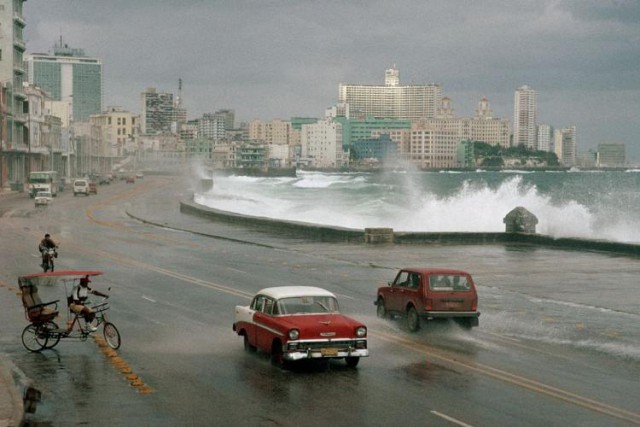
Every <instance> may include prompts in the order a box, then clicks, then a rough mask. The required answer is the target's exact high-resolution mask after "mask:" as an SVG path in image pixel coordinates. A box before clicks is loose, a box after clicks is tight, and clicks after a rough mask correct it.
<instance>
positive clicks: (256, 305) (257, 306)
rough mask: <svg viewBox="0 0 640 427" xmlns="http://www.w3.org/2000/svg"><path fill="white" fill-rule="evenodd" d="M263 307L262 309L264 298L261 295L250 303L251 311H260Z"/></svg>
mask: <svg viewBox="0 0 640 427" xmlns="http://www.w3.org/2000/svg"><path fill="white" fill-rule="evenodd" d="M263 307H264V296H263V295H258V296H256V297H255V298H254V299H253V302H252V303H251V309H252V310H255V311H262V308H263Z"/></svg>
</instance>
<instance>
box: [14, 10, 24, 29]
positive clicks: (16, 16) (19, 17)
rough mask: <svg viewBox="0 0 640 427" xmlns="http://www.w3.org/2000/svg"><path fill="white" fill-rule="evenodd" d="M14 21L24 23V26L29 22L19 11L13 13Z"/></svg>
mask: <svg viewBox="0 0 640 427" xmlns="http://www.w3.org/2000/svg"><path fill="white" fill-rule="evenodd" d="M13 22H15V23H17V24H20V25H22V27H23V28H24V27H25V26H26V25H27V22H26V21H25V20H24V17H23V16H22V15H21V14H19V13H17V12H14V13H13Z"/></svg>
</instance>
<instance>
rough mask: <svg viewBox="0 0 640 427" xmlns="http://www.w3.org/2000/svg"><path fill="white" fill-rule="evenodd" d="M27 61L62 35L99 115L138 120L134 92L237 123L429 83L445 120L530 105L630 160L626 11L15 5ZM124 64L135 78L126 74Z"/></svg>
mask: <svg viewBox="0 0 640 427" xmlns="http://www.w3.org/2000/svg"><path fill="white" fill-rule="evenodd" d="M24 9H25V10H24V15H25V18H26V22H27V27H26V31H25V33H26V41H27V52H28V53H38V52H49V51H51V49H52V47H53V45H54V43H55V42H56V41H57V40H58V39H59V37H60V36H62V37H63V38H64V40H65V42H66V43H68V44H69V45H70V46H73V47H78V48H82V49H84V50H85V51H86V52H87V54H88V55H90V56H92V57H98V58H101V60H102V62H103V64H104V68H105V71H104V74H105V91H104V93H105V107H106V106H108V105H119V106H123V107H125V108H127V109H130V110H131V111H136V112H137V111H138V110H139V101H138V100H139V95H140V93H141V92H143V91H144V89H145V88H146V87H150V86H152V87H156V88H157V89H158V90H159V91H166V92H171V93H177V91H178V89H177V88H178V79H179V78H182V79H183V82H184V85H183V91H182V92H183V100H184V106H185V108H186V109H187V110H188V112H189V118H193V117H198V116H200V115H202V114H204V113H207V112H213V111H216V110H218V109H221V108H230V109H234V110H235V111H236V114H237V117H238V121H240V120H243V121H248V120H252V119H263V120H270V119H273V118H281V119H288V118H290V117H292V116H314V117H321V116H322V115H323V112H324V109H325V108H327V107H329V106H331V105H333V104H335V103H336V102H337V100H338V85H339V84H340V83H345V84H375V85H382V84H383V83H384V81H383V73H384V70H386V69H388V68H391V67H392V66H393V65H394V64H395V65H396V66H397V68H398V69H399V70H400V72H401V76H400V78H401V80H402V81H403V82H405V83H406V84H430V83H436V84H439V85H441V86H442V91H443V95H444V96H447V97H449V98H451V99H452V101H453V103H454V107H455V109H456V112H457V115H458V116H472V115H473V113H474V109H475V108H476V106H477V103H478V101H479V100H480V99H481V98H483V97H487V98H488V99H489V100H490V101H491V106H492V109H493V111H494V116H496V117H503V118H511V117H513V108H514V106H513V94H514V91H515V90H516V89H517V88H518V87H520V86H523V85H528V86H530V87H532V88H533V89H534V90H536V92H537V93H538V102H537V105H538V110H537V113H538V122H539V123H540V124H549V125H551V126H554V127H558V128H563V127H567V126H572V125H576V127H577V129H578V148H579V151H580V153H581V154H582V153H585V152H586V150H588V149H595V147H596V146H597V144H600V143H622V144H626V146H627V149H628V152H629V158H630V159H631V160H637V159H638V158H640V139H639V138H638V137H637V135H638V134H640V119H639V118H638V107H637V106H638V105H640V85H638V83H639V82H640V71H639V70H640V65H639V62H640V47H639V46H640V43H638V42H639V41H640V28H639V27H638V26H637V25H635V23H637V22H638V21H639V20H640V19H639V17H640V10H638V9H640V8H639V7H638V6H637V3H635V2H630V1H618V2H613V1H611V2H595V1H594V2H591V1H588V2H573V1H547V2H531V3H526V4H512V3H511V2H503V1H488V2H483V3H482V5H479V4H474V3H465V4H464V5H463V4H460V5H451V4H449V3H448V2H442V3H436V4H431V3H429V4H423V2H413V1H401V2H399V3H398V2H396V3H393V4H391V3H387V2H375V1H374V2H366V3H365V2H362V1H351V2H345V3H336V2H326V3H322V4H314V3H311V2H297V3H290V2H280V1H270V2H255V1H248V2H224V1H223V2H219V3H216V4H209V3H206V2H200V1H185V2H181V3H174V2H170V1H154V2H150V1H139V2H135V3H133V4H132V3H130V2H122V1H117V0H116V1H113V2H109V3H108V4H107V5H105V4H104V3H101V2H82V3H80V4H78V3H74V2H68V1H58V0H47V1H43V0H31V1H29V2H28V3H25V7H24ZM132 64H135V65H132Z"/></svg>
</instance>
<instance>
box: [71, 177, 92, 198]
mask: <svg viewBox="0 0 640 427" xmlns="http://www.w3.org/2000/svg"><path fill="white" fill-rule="evenodd" d="M78 194H84V195H85V196H88V195H89V181H88V180H86V179H76V180H75V181H73V195H74V196H77V195H78Z"/></svg>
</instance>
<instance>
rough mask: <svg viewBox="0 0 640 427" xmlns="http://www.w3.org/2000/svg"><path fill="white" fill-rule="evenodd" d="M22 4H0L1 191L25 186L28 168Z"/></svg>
mask: <svg viewBox="0 0 640 427" xmlns="http://www.w3.org/2000/svg"><path fill="white" fill-rule="evenodd" d="M23 3H24V0H0V6H1V7H0V23H1V24H0V107H1V110H0V137H1V138H2V140H1V141H0V142H1V144H2V145H1V146H0V187H7V186H9V183H10V182H14V183H17V182H24V181H25V176H26V173H27V172H28V170H29V167H30V166H29V165H28V163H27V162H28V161H29V159H28V154H27V144H26V138H27V136H26V132H25V117H24V114H23V104H24V102H25V100H26V98H25V95H24V92H23V88H22V82H23V81H24V66H23V54H24V51H25V49H26V45H25V41H24V37H23V33H24V28H25V26H26V23H25V20H24V16H23V15H22V4H23Z"/></svg>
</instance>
